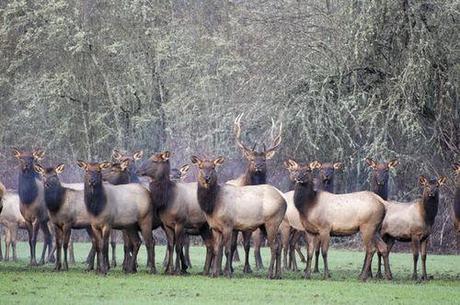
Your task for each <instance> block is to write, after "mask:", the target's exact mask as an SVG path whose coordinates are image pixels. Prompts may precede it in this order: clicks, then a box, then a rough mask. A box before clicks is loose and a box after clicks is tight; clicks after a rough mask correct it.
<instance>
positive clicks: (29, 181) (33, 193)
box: [18, 169, 40, 205]
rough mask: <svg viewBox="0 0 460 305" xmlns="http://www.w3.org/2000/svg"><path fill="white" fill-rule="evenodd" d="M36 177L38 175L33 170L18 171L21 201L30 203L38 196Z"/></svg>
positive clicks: (37, 177)
mask: <svg viewBox="0 0 460 305" xmlns="http://www.w3.org/2000/svg"><path fill="white" fill-rule="evenodd" d="M37 179H40V177H39V175H38V174H37V173H36V172H35V171H33V170H29V169H27V170H24V171H22V170H21V171H20V172H19V183H18V193H19V199H20V200H21V203H23V204H26V205H29V204H32V203H33V202H34V201H35V200H36V199H37V196H38V186H37Z"/></svg>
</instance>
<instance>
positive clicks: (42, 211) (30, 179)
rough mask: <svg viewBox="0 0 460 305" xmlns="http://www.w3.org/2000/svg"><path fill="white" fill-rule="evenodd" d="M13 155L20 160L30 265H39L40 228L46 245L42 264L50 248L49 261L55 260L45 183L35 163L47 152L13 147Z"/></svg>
mask: <svg viewBox="0 0 460 305" xmlns="http://www.w3.org/2000/svg"><path fill="white" fill-rule="evenodd" d="M12 151H13V156H14V157H16V158H17V159H18V160H19V163H20V171H19V183H18V194H19V201H20V205H19V208H20V211H21V214H22V216H23V217H24V219H25V221H26V228H27V233H28V235H29V247H30V265H31V266H37V260H36V256H35V247H36V244H37V235H38V230H39V229H41V230H42V231H43V234H44V240H45V242H44V246H43V251H42V256H41V259H40V262H39V263H40V264H43V263H45V255H46V249H47V248H48V252H49V255H48V259H47V260H48V261H50V262H51V261H53V260H54V257H53V255H52V248H53V246H52V243H53V241H52V236H51V233H50V231H49V228H48V219H49V217H48V211H47V209H46V206H45V200H44V192H43V183H42V181H41V180H40V177H39V176H38V174H37V172H35V169H34V165H35V164H36V161H39V160H41V159H43V157H44V155H45V152H44V151H42V150H34V151H32V152H30V151H20V150H19V149H17V148H13V150H12Z"/></svg>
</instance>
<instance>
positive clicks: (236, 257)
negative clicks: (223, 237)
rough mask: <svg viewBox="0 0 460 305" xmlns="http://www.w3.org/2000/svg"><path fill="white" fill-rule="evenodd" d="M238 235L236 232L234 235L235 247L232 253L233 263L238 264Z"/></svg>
mask: <svg viewBox="0 0 460 305" xmlns="http://www.w3.org/2000/svg"><path fill="white" fill-rule="evenodd" d="M240 237H241V235H240V233H239V232H238V233H237V234H236V247H235V251H234V252H233V261H234V262H239V261H240V254H239V253H238V242H239V241H240Z"/></svg>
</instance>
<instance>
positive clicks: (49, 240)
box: [40, 222, 56, 263]
mask: <svg viewBox="0 0 460 305" xmlns="http://www.w3.org/2000/svg"><path fill="white" fill-rule="evenodd" d="M40 227H41V229H42V231H43V238H44V242H45V244H46V248H48V255H46V248H45V246H43V253H42V258H45V262H46V263H54V262H55V261H56V258H55V257H54V251H55V248H54V245H53V234H52V231H51V230H52V229H54V226H52V227H51V229H50V227H49V226H48V222H45V223H42V224H41V226H40Z"/></svg>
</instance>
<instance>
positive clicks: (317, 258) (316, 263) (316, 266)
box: [313, 242, 322, 273]
mask: <svg viewBox="0 0 460 305" xmlns="http://www.w3.org/2000/svg"><path fill="white" fill-rule="evenodd" d="M321 246H322V244H321V242H319V243H318V245H317V246H316V249H315V267H314V268H313V273H319V268H318V264H319V250H320V248H321Z"/></svg>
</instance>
